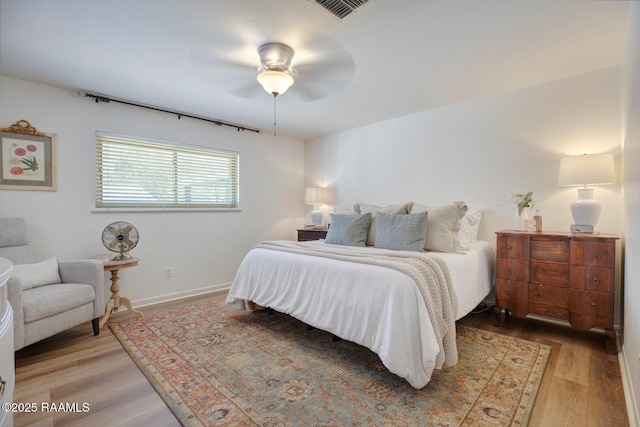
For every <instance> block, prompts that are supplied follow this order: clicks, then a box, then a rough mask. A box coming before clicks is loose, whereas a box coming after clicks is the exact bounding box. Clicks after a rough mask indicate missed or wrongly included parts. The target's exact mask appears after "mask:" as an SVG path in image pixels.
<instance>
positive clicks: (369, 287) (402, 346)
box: [227, 241, 488, 388]
mask: <svg viewBox="0 0 640 427" xmlns="http://www.w3.org/2000/svg"><path fill="white" fill-rule="evenodd" d="M299 245H302V246H305V245H307V246H310V247H314V246H316V247H318V245H322V246H325V244H324V243H322V242H317V241H315V242H305V243H300V244H299ZM327 246H332V245H327ZM366 250H367V251H374V252H375V251H378V252H384V253H388V252H392V253H393V251H384V250H380V249H374V248H367V249H366ZM439 255H441V254H438V256H439ZM452 255H453V254H452ZM455 256H457V257H458V258H454V259H456V260H460V259H471V258H467V255H455ZM454 284H455V281H454ZM456 293H458V292H457V291H456ZM487 293H488V292H487ZM485 295H486V294H485ZM245 301H252V302H255V303H257V304H259V305H262V306H267V307H271V308H273V309H275V310H277V311H280V312H283V313H287V314H289V315H291V316H293V317H296V318H298V319H300V320H302V321H303V322H305V323H307V324H309V325H312V326H314V327H316V328H319V329H322V330H326V331H328V332H331V333H333V334H335V335H337V336H340V337H342V338H344V339H347V340H350V341H353V342H356V343H358V344H361V345H364V346H366V347H368V348H370V349H371V350H373V351H374V352H376V353H377V354H378V356H379V357H380V359H381V360H382V362H383V363H384V364H385V366H386V367H387V368H388V369H389V370H390V371H391V372H393V373H395V374H397V375H399V376H401V377H403V378H405V379H406V380H407V381H408V382H409V383H410V384H411V385H412V386H413V387H415V388H422V387H424V386H425V385H426V384H427V383H428V382H429V380H430V378H431V374H432V372H433V369H435V368H439V367H440V365H441V364H442V361H441V359H440V362H438V355H439V354H440V353H441V352H442V350H443V348H442V342H439V340H438V338H437V335H438V334H436V333H435V332H434V328H433V327H432V323H431V321H430V317H429V313H428V312H427V309H426V306H425V303H424V300H423V297H422V295H421V293H420V291H419V289H418V288H417V286H416V284H415V282H414V280H413V279H411V278H410V277H409V276H408V275H407V274H405V273H403V272H401V271H397V270H394V269H390V268H387V267H382V266H378V265H372V264H361V263H353V262H347V261H344V260H339V259H333V258H325V257H320V256H308V255H300V254H297V253H290V252H283V251H279V250H272V249H267V248H254V249H252V250H251V251H250V252H249V254H247V256H246V257H245V259H244V260H243V262H242V264H241V266H240V268H239V270H238V273H237V275H236V278H235V279H234V281H233V284H232V286H231V289H230V291H229V294H228V297H227V304H228V305H229V306H231V307H234V308H237V309H244V308H245ZM474 307H475V305H474ZM452 309H453V310H454V314H456V318H457V315H458V314H459V312H458V311H456V307H455V306H454V307H452ZM448 327H449V328H451V325H449V326H448ZM454 334H455V330H454ZM456 357H457V355H456Z"/></svg>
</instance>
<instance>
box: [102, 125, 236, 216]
mask: <svg viewBox="0 0 640 427" xmlns="http://www.w3.org/2000/svg"><path fill="white" fill-rule="evenodd" d="M239 162H240V159H239V155H238V153H236V152H227V151H219V150H211V149H206V148H201V147H189V146H183V145H177V144H168V143H160V142H156V141H150V140H141V139H135V138H131V137H126V136H119V135H111V134H105V133H96V208H160V209H161V208H238V207H239V197H238V196H239V194H238V193H239V188H238V187H239V185H238V176H239V170H238V167H239Z"/></svg>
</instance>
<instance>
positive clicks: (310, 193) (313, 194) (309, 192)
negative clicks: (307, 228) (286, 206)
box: [304, 187, 333, 227]
mask: <svg viewBox="0 0 640 427" xmlns="http://www.w3.org/2000/svg"><path fill="white" fill-rule="evenodd" d="M332 197H333V196H332V191H331V189H329V188H326V187H307V188H305V189H304V203H305V205H313V210H312V211H311V223H312V224H313V225H314V226H316V227H318V226H320V225H322V211H321V210H320V205H323V204H328V203H331V201H332V200H331V199H332Z"/></svg>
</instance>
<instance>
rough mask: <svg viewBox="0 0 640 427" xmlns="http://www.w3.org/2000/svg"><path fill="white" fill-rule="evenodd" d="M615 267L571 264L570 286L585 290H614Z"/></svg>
mask: <svg viewBox="0 0 640 427" xmlns="http://www.w3.org/2000/svg"><path fill="white" fill-rule="evenodd" d="M613 282H614V278H613V269H611V268H606V267H588V266H585V265H573V266H571V274H570V281H569V283H570V286H571V287H572V288H573V289H582V290H585V291H599V292H613Z"/></svg>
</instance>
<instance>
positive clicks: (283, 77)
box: [258, 70, 294, 96]
mask: <svg viewBox="0 0 640 427" xmlns="http://www.w3.org/2000/svg"><path fill="white" fill-rule="evenodd" d="M293 82H294V80H293V77H292V76H291V75H289V74H287V73H285V72H284V71H278V70H266V71H263V72H261V73H260V74H258V83H260V85H262V88H263V89H264V90H265V91H267V93H269V94H272V95H276V96H277V95H282V94H283V93H285V92H286V91H287V89H289V88H290V87H291V86H292V85H293Z"/></svg>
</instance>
